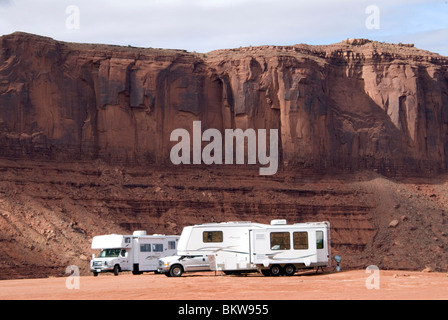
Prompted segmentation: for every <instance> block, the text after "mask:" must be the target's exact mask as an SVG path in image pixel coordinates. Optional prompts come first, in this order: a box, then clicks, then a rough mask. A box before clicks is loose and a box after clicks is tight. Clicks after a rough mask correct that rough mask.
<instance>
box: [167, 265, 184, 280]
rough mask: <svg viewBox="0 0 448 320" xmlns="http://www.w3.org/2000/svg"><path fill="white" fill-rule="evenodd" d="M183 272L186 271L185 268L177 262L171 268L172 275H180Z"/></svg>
mask: <svg viewBox="0 0 448 320" xmlns="http://www.w3.org/2000/svg"><path fill="white" fill-rule="evenodd" d="M183 272H184V270H183V268H182V266H181V265H178V264H176V265H174V266H172V267H171V269H170V276H172V277H180V276H181V275H182V273H183Z"/></svg>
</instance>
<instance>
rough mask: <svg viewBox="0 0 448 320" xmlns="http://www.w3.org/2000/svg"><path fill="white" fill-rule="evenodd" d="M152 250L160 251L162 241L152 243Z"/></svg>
mask: <svg viewBox="0 0 448 320" xmlns="http://www.w3.org/2000/svg"><path fill="white" fill-rule="evenodd" d="M152 251H154V252H162V251H163V243H153V244H152Z"/></svg>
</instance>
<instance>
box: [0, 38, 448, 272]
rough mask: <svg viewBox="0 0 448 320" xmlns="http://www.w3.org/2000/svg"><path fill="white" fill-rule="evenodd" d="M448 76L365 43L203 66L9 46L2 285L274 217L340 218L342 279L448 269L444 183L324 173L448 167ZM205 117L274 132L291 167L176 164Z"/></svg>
mask: <svg viewBox="0 0 448 320" xmlns="http://www.w3.org/2000/svg"><path fill="white" fill-rule="evenodd" d="M447 66H448V61H447V58H446V57H442V56H439V55H437V54H433V53H430V52H426V51H422V50H418V49H416V48H414V47H412V46H410V45H391V44H383V43H378V42H371V41H368V40H362V39H361V40H359V39H358V40H348V41H344V42H342V43H339V44H334V45H328V46H307V45H296V46H289V47H271V46H264V47H256V48H241V49H231V50H219V51H214V52H210V53H207V54H205V55H204V54H196V53H187V52H184V51H179V50H161V49H142V48H131V47H118V46H108V45H93V44H90V45H87V44H73V43H63V42H58V41H54V40H52V39H49V38H45V37H39V36H34V35H29V34H24V33H14V34H11V35H6V36H3V37H0V248H1V251H2V257H3V258H2V259H0V268H1V269H2V270H4V272H3V273H2V274H1V275H0V279H5V278H15V277H38V276H48V275H64V272H65V268H66V267H67V266H68V265H71V264H76V265H78V266H79V267H80V268H81V270H82V272H83V274H88V257H89V256H90V253H91V252H90V241H91V238H92V237H93V236H94V235H98V234H105V233H131V232H132V231H133V230H136V229H139V230H140V229H142V230H147V231H148V233H166V234H170V233H174V234H179V233H180V232H181V230H182V228H183V227H184V226H186V225H191V224H194V223H204V222H212V221H231V220H252V221H257V222H264V223H269V221H270V220H271V219H287V220H288V222H289V223H294V222H306V221H311V220H313V221H318V220H319V221H322V220H328V221H330V222H331V226H332V250H333V251H332V252H333V253H334V254H340V255H341V256H342V257H343V267H344V268H348V267H356V268H359V267H366V266H367V265H370V264H374V265H377V266H379V267H380V268H389V269H390V268H393V269H413V270H421V269H423V268H424V267H425V266H431V267H432V268H433V269H435V270H438V271H446V269H447V261H448V252H447V250H446V247H447V246H448V236H447V233H446V230H445V229H446V221H447V220H446V212H448V196H447V194H448V191H447V190H448V183H446V181H447V175H439V176H434V175H432V176H429V175H428V177H429V179H420V178H418V179H417V178H415V179H414V180H412V179H411V180H404V181H394V180H392V179H390V180H389V179H385V178H384V176H381V175H379V174H375V173H373V172H371V171H367V172H366V171H363V170H360V171H356V172H354V173H350V174H338V175H333V176H331V177H329V176H322V175H318V174H316V170H317V171H320V173H331V172H332V169H338V170H337V171H338V172H339V173H341V170H340V169H343V170H347V171H350V172H352V171H355V170H356V169H364V168H368V169H375V170H376V171H378V172H381V173H384V174H390V175H394V174H395V173H397V174H400V173H401V174H404V176H405V177H406V176H410V175H413V174H415V173H418V170H420V173H421V172H425V173H426V172H428V171H433V172H437V171H446V169H447V161H448V160H447V155H448V154H447V152H448V149H447V148H448V144H447V142H448V140H447V139H448V135H447V133H448V131H447V130H448V129H447V125H448V109H447V108H448V73H447ZM194 120H201V121H202V130H205V129H207V128H216V129H219V130H221V131H223V130H224V129H227V128H242V129H245V128H254V129H259V128H265V129H279V133H280V138H281V141H280V156H281V165H282V170H279V172H278V173H277V174H276V175H274V176H259V175H258V166H257V170H248V169H247V168H245V167H228V166H224V167H206V168H203V167H201V168H198V167H195V166H184V167H178V166H173V165H169V161H170V158H169V152H170V148H171V146H172V144H173V143H170V141H169V140H170V138H169V136H170V133H171V132H172V130H174V129H177V128H188V129H191V127H192V123H193V121H194ZM46 160H51V161H46ZM78 160H88V161H78ZM159 164H168V166H159ZM146 165H149V166H146ZM305 167H306V168H308V169H309V170H308V169H303V168H305ZM296 168H300V170H291V171H289V170H288V169H296ZM198 169H199V170H198ZM391 221H394V224H393V225H394V226H393V227H390V226H389V223H390V222H391ZM397 221H398V224H397Z"/></svg>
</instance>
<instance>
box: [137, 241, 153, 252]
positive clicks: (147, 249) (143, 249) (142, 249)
mask: <svg viewBox="0 0 448 320" xmlns="http://www.w3.org/2000/svg"><path fill="white" fill-rule="evenodd" d="M140 252H151V245H150V244H149V243H147V244H141V245H140Z"/></svg>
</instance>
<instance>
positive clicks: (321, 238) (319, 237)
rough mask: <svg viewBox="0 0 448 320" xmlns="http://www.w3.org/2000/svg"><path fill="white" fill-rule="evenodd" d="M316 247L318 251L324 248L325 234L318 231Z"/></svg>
mask: <svg viewBox="0 0 448 320" xmlns="http://www.w3.org/2000/svg"><path fill="white" fill-rule="evenodd" d="M316 247H317V249H323V248H324V232H323V231H316Z"/></svg>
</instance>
